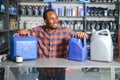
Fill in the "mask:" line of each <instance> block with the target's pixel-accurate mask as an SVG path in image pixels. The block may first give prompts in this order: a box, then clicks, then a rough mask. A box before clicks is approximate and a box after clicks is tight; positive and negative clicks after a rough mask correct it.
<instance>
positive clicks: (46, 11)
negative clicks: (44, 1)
mask: <svg viewBox="0 0 120 80" xmlns="http://www.w3.org/2000/svg"><path fill="white" fill-rule="evenodd" d="M50 11H53V12H55V10H53V9H47V10H45V11H44V13H43V19H46V18H47V13H48V12H50Z"/></svg>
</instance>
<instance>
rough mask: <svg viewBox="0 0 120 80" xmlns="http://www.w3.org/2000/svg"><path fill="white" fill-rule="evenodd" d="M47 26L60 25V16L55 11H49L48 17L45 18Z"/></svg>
mask: <svg viewBox="0 0 120 80" xmlns="http://www.w3.org/2000/svg"><path fill="white" fill-rule="evenodd" d="M45 23H46V25H47V27H49V28H51V29H56V28H57V26H58V16H57V14H56V13H55V12H53V11H50V12H48V13H47V19H46V20H45Z"/></svg>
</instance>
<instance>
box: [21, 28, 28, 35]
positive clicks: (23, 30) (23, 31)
mask: <svg viewBox="0 0 120 80" xmlns="http://www.w3.org/2000/svg"><path fill="white" fill-rule="evenodd" d="M29 33H30V31H29V30H27V29H21V30H19V34H20V36H27V35H28V34H29Z"/></svg>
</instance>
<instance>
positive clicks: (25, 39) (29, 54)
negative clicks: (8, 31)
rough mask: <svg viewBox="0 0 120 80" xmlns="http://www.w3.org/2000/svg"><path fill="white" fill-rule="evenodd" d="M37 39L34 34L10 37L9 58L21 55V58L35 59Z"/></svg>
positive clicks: (13, 58)
mask: <svg viewBox="0 0 120 80" xmlns="http://www.w3.org/2000/svg"><path fill="white" fill-rule="evenodd" d="M37 53H38V41H37V38H36V36H17V37H16V36H14V35H13V37H12V39H11V52H10V58H11V59H12V60H15V59H16V56H22V57H23V60H32V59H37Z"/></svg>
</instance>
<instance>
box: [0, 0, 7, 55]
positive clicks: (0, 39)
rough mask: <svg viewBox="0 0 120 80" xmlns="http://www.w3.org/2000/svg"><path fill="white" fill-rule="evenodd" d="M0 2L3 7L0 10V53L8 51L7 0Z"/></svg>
mask: <svg viewBox="0 0 120 80" xmlns="http://www.w3.org/2000/svg"><path fill="white" fill-rule="evenodd" d="M1 4H3V5H4V9H3V10H2V9H1V10H0V22H1V29H0V55H2V54H6V53H8V52H9V14H8V5H9V1H8V0H1Z"/></svg>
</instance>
